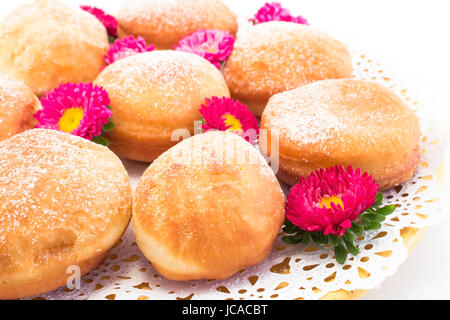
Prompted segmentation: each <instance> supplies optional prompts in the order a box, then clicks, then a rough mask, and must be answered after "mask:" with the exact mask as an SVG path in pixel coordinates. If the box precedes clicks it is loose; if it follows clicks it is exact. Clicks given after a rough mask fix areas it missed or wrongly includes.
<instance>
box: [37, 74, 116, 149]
mask: <svg viewBox="0 0 450 320" xmlns="http://www.w3.org/2000/svg"><path fill="white" fill-rule="evenodd" d="M109 103H110V100H109V97H108V93H107V92H106V91H105V90H104V89H103V88H102V87H98V86H95V85H93V84H92V83H80V84H73V83H67V84H63V85H61V86H59V87H58V88H56V89H54V90H52V91H50V92H49V93H47V94H46V96H45V97H43V98H42V99H41V104H42V109H41V110H39V111H38V112H37V113H36V114H35V115H34V116H35V118H36V119H37V121H38V124H37V125H36V128H45V129H54V130H59V131H64V132H69V133H71V134H73V135H76V136H80V137H82V138H85V139H88V140H93V138H96V137H99V136H101V135H102V132H103V129H107V130H109V129H112V127H113V125H112V123H111V122H110V118H111V117H112V111H111V110H110V109H109V107H108V105H109ZM104 127H105V128H104ZM103 139H104V138H102V140H103ZM97 140H98V139H97ZM96 142H97V141H96Z"/></svg>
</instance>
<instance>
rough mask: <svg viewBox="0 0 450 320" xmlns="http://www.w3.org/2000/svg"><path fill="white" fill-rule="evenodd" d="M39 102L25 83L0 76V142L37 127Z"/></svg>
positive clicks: (3, 75)
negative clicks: (35, 118) (36, 119)
mask: <svg viewBox="0 0 450 320" xmlns="http://www.w3.org/2000/svg"><path fill="white" fill-rule="evenodd" d="M39 107H40V104H39V100H38V99H37V98H36V96H35V95H34V93H33V92H32V91H31V90H30V88H28V87H27V86H26V85H25V84H24V83H23V82H21V81H17V80H15V79H13V78H11V77H9V76H7V75H5V74H0V141H2V140H5V139H7V138H9V137H11V136H13V135H14V134H16V133H19V132H22V131H24V130H27V129H31V128H32V127H34V125H35V122H36V121H35V120H34V118H33V114H34V113H35V112H36V111H37V110H38V108H39Z"/></svg>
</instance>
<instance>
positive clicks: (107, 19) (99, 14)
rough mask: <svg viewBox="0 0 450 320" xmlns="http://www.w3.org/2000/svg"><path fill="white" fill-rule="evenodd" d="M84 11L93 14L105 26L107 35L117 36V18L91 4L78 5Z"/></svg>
mask: <svg viewBox="0 0 450 320" xmlns="http://www.w3.org/2000/svg"><path fill="white" fill-rule="evenodd" d="M80 8H81V9H83V10H84V11H86V12H89V13H90V14H92V15H94V16H95V17H96V18H97V19H98V20H100V22H101V23H102V24H103V25H104V26H105V28H106V31H108V36H111V37H117V25H118V23H117V20H116V18H114V17H113V16H111V15H109V14H107V13H106V12H105V11H103V10H102V9H99V8H96V7H91V6H80Z"/></svg>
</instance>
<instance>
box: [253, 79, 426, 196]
mask: <svg viewBox="0 0 450 320" xmlns="http://www.w3.org/2000/svg"><path fill="white" fill-rule="evenodd" d="M261 129H266V130H267V132H268V139H267V141H268V143H269V144H268V145H269V146H270V144H271V141H272V140H271V139H272V138H273V137H274V136H275V135H278V138H279V171H278V177H279V178H280V179H281V180H283V181H284V182H286V183H288V184H290V185H294V184H296V183H297V182H298V178H299V177H300V176H306V175H308V174H309V173H310V172H312V171H314V170H316V169H318V168H327V167H331V166H334V165H340V164H342V165H345V166H348V165H351V166H353V167H354V168H361V170H362V171H367V172H369V173H370V174H372V175H373V177H374V178H375V180H376V181H377V183H378V184H379V185H380V189H387V188H390V187H392V186H395V185H397V184H400V183H402V182H405V181H407V180H409V179H411V177H412V176H413V175H414V172H415V171H416V168H417V165H418V162H419V152H418V151H419V150H418V142H419V137H420V127H419V120H418V118H417V116H416V115H415V113H414V112H413V111H412V110H411V109H410V108H409V107H408V106H407V105H405V104H404V103H403V101H402V100H401V99H400V98H399V97H397V96H396V95H395V94H394V93H393V92H392V91H391V90H390V89H387V88H385V87H383V86H382V85H380V84H377V83H375V82H369V81H363V80H352V79H338V80H323V81H317V82H314V83H311V84H308V85H306V86H303V87H300V88H297V89H294V90H291V91H286V92H283V93H279V94H276V95H274V96H272V97H271V98H270V100H269V103H268V104H267V107H266V109H265V110H264V113H263V115H262V119H261ZM260 145H261V147H262V149H263V150H266V149H267V147H266V143H265V141H264V139H261V142H260ZM274 145H276V143H274ZM269 148H270V147H269ZM269 153H270V150H269Z"/></svg>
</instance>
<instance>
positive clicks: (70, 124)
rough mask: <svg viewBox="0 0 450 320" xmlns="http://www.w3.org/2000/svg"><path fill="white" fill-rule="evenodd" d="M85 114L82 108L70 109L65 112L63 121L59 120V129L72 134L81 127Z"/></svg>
mask: <svg viewBox="0 0 450 320" xmlns="http://www.w3.org/2000/svg"><path fill="white" fill-rule="evenodd" d="M83 116H84V113H83V109H82V108H70V109H67V110H66V111H64V114H63V115H62V117H61V119H59V121H58V124H59V128H60V129H61V130H62V131H65V132H72V131H73V130H75V129H76V128H78V126H79V125H80V122H81V120H82V119H83Z"/></svg>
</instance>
